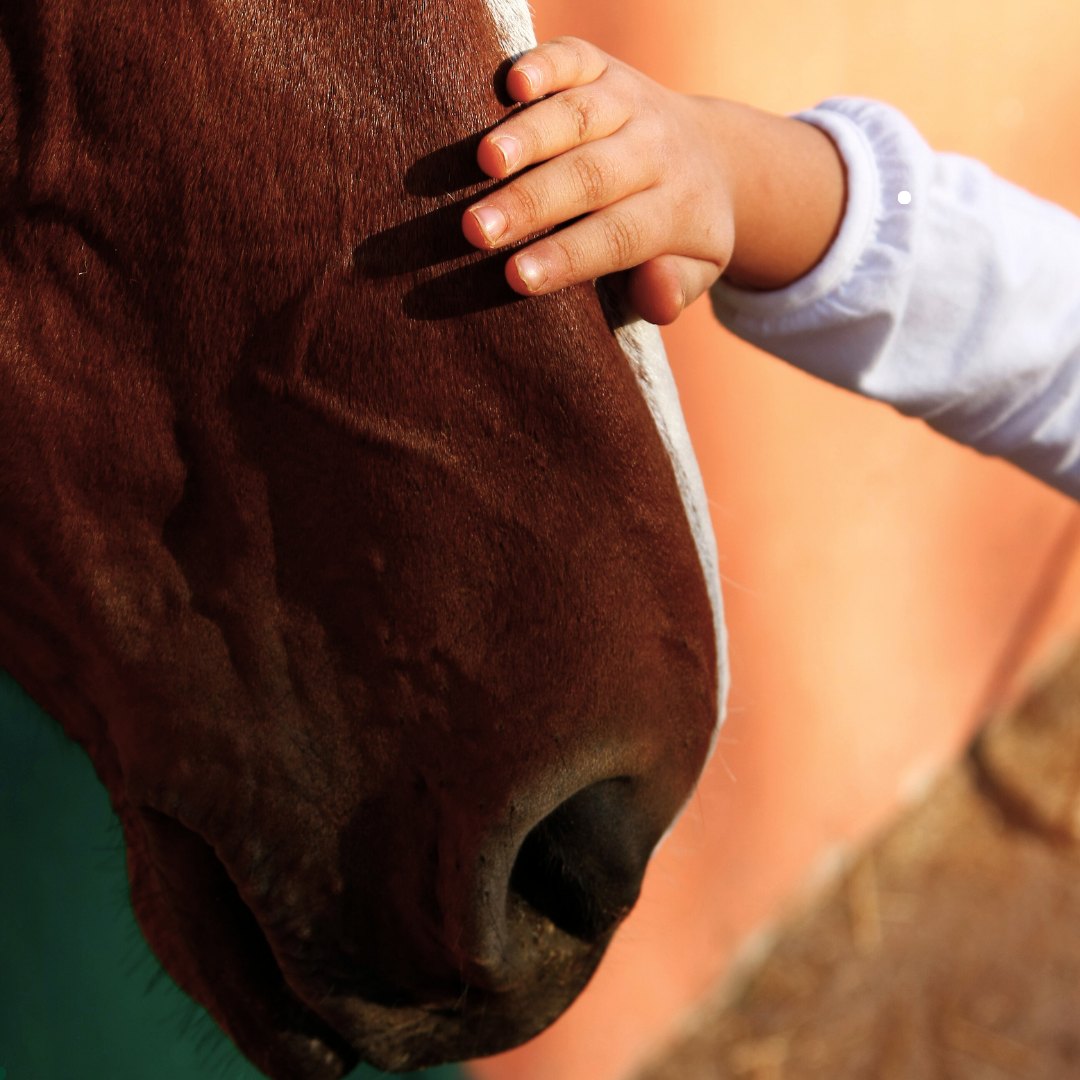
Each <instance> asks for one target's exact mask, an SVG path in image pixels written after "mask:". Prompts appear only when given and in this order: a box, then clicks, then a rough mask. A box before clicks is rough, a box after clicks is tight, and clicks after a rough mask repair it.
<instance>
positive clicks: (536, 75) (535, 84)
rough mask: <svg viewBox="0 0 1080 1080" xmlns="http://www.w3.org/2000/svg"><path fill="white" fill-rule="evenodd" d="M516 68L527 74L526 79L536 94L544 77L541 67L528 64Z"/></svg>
mask: <svg viewBox="0 0 1080 1080" xmlns="http://www.w3.org/2000/svg"><path fill="white" fill-rule="evenodd" d="M516 70H517V71H519V72H520V73H521V74H522V75H524V76H525V81H526V82H527V83H528V84H529V89H530V90H531V91H532V92H533V93H534V94H535V93H536V91H537V90H539V89H540V82H541V80H542V78H543V76H542V75H541V74H540V69H539V68H534V67H530V66H529V65H528V64H526V65H525V66H524V67H519V68H517V69H516Z"/></svg>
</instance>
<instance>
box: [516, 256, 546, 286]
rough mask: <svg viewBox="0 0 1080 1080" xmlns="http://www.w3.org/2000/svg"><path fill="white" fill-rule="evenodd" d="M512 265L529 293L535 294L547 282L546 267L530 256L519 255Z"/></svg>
mask: <svg viewBox="0 0 1080 1080" xmlns="http://www.w3.org/2000/svg"><path fill="white" fill-rule="evenodd" d="M514 265H515V266H516V267H517V271H518V274H519V275H520V276H521V280H522V281H524V282H525V288H527V289H528V290H529V292H536V290H537V289H539V288H540V287H541V286H542V285H543V284H544V282H545V281H547V267H546V266H545V265H544V264H543V263H542V262H541V261H540V260H539V259H534V258H533V257H532V256H531V255H519V256H518V257H517V258H516V259H515V260H514Z"/></svg>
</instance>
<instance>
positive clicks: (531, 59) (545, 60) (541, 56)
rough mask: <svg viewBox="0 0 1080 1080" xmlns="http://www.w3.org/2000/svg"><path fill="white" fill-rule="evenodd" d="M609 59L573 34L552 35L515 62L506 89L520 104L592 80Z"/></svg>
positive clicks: (606, 66)
mask: <svg viewBox="0 0 1080 1080" xmlns="http://www.w3.org/2000/svg"><path fill="white" fill-rule="evenodd" d="M610 62H611V60H610V57H609V56H608V55H607V53H604V52H601V51H600V50H599V49H598V48H597V47H596V46H595V45H591V44H589V42H587V41H582V40H581V38H575V37H558V38H552V39H551V41H546V42H544V44H543V45H538V46H537V47H536V48H535V49H530V50H529V51H528V52H527V53H524V54H523V55H521V56H519V57H518V58H517V60H515V61H514V63H513V65H512V66H511V68H510V70H509V72H507V75H506V92H507V93H508V94H509V95H510V96H511V97H512V98H513V99H514V100H515V101H520V102H522V103H526V102H530V101H536V100H537V99H538V98H542V97H544V96H545V95H547V94H557V93H558V92H559V91H560V90H569V89H570V88H571V87H574V86H584V85H585V84H586V83H591V82H595V81H596V80H597V79H599V78H600V76H601V75H603V74H604V72H605V71H607V68H608V64H609V63H610Z"/></svg>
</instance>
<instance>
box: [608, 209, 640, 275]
mask: <svg viewBox="0 0 1080 1080" xmlns="http://www.w3.org/2000/svg"><path fill="white" fill-rule="evenodd" d="M601 235H602V238H603V241H604V243H605V244H606V245H607V249H608V254H609V256H610V257H611V259H612V260H613V261H614V262H616V263H617V264H618V265H619V266H621V267H627V266H633V265H634V264H635V263H636V262H638V261H639V260H638V258H637V255H638V252H640V251H641V228H640V227H639V226H638V224H637V222H636V221H634V219H633V218H632V217H628V216H626V215H625V214H609V215H607V216H606V217H605V218H604V221H603V230H602V234H601Z"/></svg>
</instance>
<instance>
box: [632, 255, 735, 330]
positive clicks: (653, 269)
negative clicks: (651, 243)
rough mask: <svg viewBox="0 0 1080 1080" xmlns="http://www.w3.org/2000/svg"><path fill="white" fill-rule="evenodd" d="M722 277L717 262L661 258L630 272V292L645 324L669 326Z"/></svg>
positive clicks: (662, 256) (683, 257) (671, 257)
mask: <svg viewBox="0 0 1080 1080" xmlns="http://www.w3.org/2000/svg"><path fill="white" fill-rule="evenodd" d="M719 276H720V267H718V266H717V265H716V263H712V262H707V261H705V260H703V259H691V258H689V257H688V256H686V255H658V256H657V257H656V258H655V259H649V261H648V262H644V263H642V264H641V265H640V266H635V267H634V269H633V270H631V271H630V279H629V282H628V283H627V291H628V296H629V299H630V303H631V305H632V306H633V308H634V310H635V311H636V312H637V313H638V314H639V315H640V316H641V317H642V318H643V319H645V320H646V321H648V322H651V323H656V324H657V325H658V326H666V325H667V324H668V323H672V322H674V321H675V320H676V319H677V318H678V317H679V315H680V314H681V313H682V310H683V308H685V307H686V306H687V305H689V304H692V303H693V302H694V301H695V300H696V299H697V298H698V297H699V296H700V295H701V294H702V293H703V292H704V291H705V290H706V289H707V288H708V287H709V286H710V285H712V283H713V282H714V281H716V279H717V278H718V277H719Z"/></svg>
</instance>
